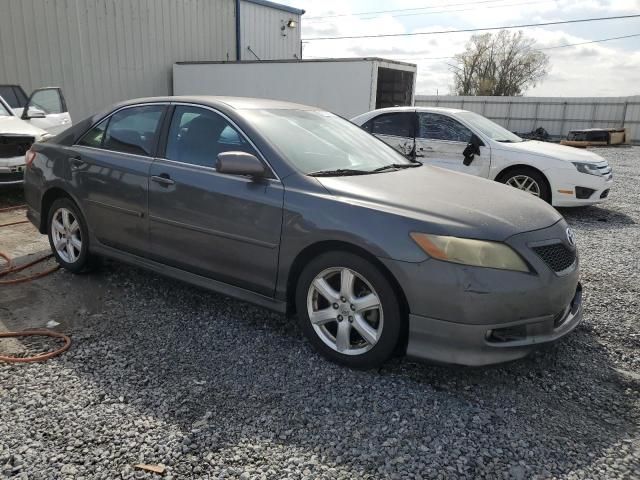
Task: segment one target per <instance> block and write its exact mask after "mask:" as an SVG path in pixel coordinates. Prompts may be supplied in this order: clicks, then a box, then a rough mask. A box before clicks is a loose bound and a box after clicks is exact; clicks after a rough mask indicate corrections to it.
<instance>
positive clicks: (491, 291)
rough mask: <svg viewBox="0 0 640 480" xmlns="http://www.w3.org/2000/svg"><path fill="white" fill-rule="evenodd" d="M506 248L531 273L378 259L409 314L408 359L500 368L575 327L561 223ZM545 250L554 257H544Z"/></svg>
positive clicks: (575, 280) (570, 263) (575, 263)
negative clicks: (395, 284) (497, 365)
mask: <svg viewBox="0 0 640 480" xmlns="http://www.w3.org/2000/svg"><path fill="white" fill-rule="evenodd" d="M505 243H506V244H508V245H509V246H511V247H512V248H513V249H514V250H515V251H516V252H518V253H519V254H520V255H521V256H522V258H523V259H524V260H525V261H526V262H527V263H528V265H529V266H530V269H531V271H530V272H529V273H523V272H514V271H507V270H497V269H492V268H481V267H472V266H466V265H458V264H454V263H449V262H442V261H439V260H435V259H429V260H426V261H424V262H420V263H409V262H398V261H394V260H388V259H380V260H381V261H382V262H383V263H384V265H385V266H386V267H387V268H388V270H389V271H390V272H391V274H392V275H393V276H394V277H395V279H396V280H397V281H398V283H399V284H400V287H401V288H402V291H403V293H404V296H405V298H406V301H407V304H408V307H409V313H410V322H409V338H408V348H407V354H408V355H410V356H412V357H414V358H421V359H426V360H435V361H440V362H447V363H458V364H463V365H486V364H491V363H496V362H503V361H508V360H513V359H516V358H520V357H522V356H524V355H526V354H527V353H529V352H530V351H531V349H532V348H533V347H534V346H535V345H537V344H539V343H546V342H551V341H554V340H556V339H557V338H559V337H560V336H562V335H565V334H566V333H568V332H569V331H570V330H571V329H573V328H574V327H575V325H577V323H578V322H579V320H580V316H581V310H580V308H579V306H580V304H581V299H582V296H581V294H580V292H581V289H580V287H579V274H580V271H579V259H578V256H577V253H576V250H575V247H574V246H573V244H572V243H571V240H570V238H569V234H568V225H567V223H566V221H564V220H559V221H558V222H556V223H555V224H554V225H552V226H550V227H547V228H543V229H540V230H534V231H531V232H524V233H520V234H517V235H513V236H511V237H510V238H507V239H506V240H505ZM556 246H559V247H562V249H563V251H564V252H566V253H567V254H568V256H567V257H564V259H563V260H566V261H563V262H556V260H558V259H560V257H558V256H557V255H559V253H558V250H555V247H556ZM544 247H549V248H550V250H549V251H550V252H552V253H553V255H551V256H549V255H547V254H545V253H543V252H541V249H543V250H546V248H544ZM551 247H553V248H551ZM568 306H572V307H570V308H567V307H568ZM567 312H568V313H567ZM559 319H561V320H562V322H559ZM549 322H551V323H549ZM554 322H557V323H554ZM550 325H551V327H550ZM487 332H489V333H487ZM492 332H494V333H495V334H494V335H493V337H494V338H493V339H492V338H490V336H491V333H492ZM487 335H489V337H488V336H487ZM514 335H515V337H514ZM516 340H517V341H516Z"/></svg>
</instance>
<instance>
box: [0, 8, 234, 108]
mask: <svg viewBox="0 0 640 480" xmlns="http://www.w3.org/2000/svg"><path fill="white" fill-rule="evenodd" d="M235 45H236V42H235V1H234V0H0V84H3V83H12V84H20V85H22V86H23V87H24V89H25V90H26V91H27V93H29V92H30V91H31V90H32V89H35V88H38V87H43V86H52V85H55V86H61V87H62V89H63V91H64V93H65V96H66V98H67V104H68V105H69V108H70V111H71V115H72V116H73V118H74V119H76V120H80V118H82V117H85V116H88V115H90V114H91V113H93V112H95V111H96V110H100V109H102V108H104V107H107V106H109V105H111V104H112V103H115V102H118V101H121V100H125V99H129V98H136V97H145V96H154V95H168V94H170V93H171V90H172V88H171V87H172V85H171V84H172V72H171V69H172V65H173V64H174V63H175V62H177V61H190V60H191V61H193V60H226V59H227V58H229V59H230V60H235V56H236V47H235Z"/></svg>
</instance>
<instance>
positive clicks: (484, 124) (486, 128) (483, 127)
mask: <svg viewBox="0 0 640 480" xmlns="http://www.w3.org/2000/svg"><path fill="white" fill-rule="evenodd" d="M456 116H457V117H460V118H461V119H463V120H465V121H466V122H467V123H469V125H471V126H472V127H474V128H476V129H478V130H480V131H481V132H482V133H484V134H485V135H486V136H487V137H489V138H490V139H491V140H495V141H496V142H508V143H518V142H523V141H524V140H522V139H521V138H520V137H519V136H517V135H516V134H514V133H511V132H510V131H509V130H507V129H506V128H504V127H501V126H500V125H498V124H497V123H494V122H492V121H491V120H489V119H488V118H487V117H483V116H482V115H478V114H477V113H473V112H461V113H458V114H457V115H456Z"/></svg>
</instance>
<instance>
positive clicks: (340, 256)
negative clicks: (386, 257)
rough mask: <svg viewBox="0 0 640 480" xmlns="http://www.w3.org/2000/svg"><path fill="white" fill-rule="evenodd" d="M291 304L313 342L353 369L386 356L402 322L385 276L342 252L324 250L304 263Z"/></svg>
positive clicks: (373, 362) (390, 350)
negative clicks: (293, 300) (294, 298)
mask: <svg viewBox="0 0 640 480" xmlns="http://www.w3.org/2000/svg"><path fill="white" fill-rule="evenodd" d="M296 308H297V312H298V320H299V322H300V326H301V328H302V330H303V332H304V333H305V335H306V336H307V338H308V339H309V340H310V341H311V343H312V344H313V346H314V347H315V348H316V349H317V350H318V351H319V352H320V353H322V354H323V355H324V356H325V357H327V358H329V359H330V360H333V361H334V362H337V363H341V364H343V365H347V366H349V367H354V368H373V367H377V366H379V365H381V364H382V363H384V362H385V361H386V360H388V359H389V358H390V357H391V355H392V354H393V352H394V349H395V347H396V345H397V344H398V339H399V338H400V332H401V326H402V323H403V321H404V319H403V318H402V316H401V309H400V305H399V303H398V299H397V296H396V293H395V291H394V289H393V287H392V286H391V284H390V282H389V281H388V280H387V278H386V277H385V275H384V274H383V273H382V272H381V271H380V270H379V269H378V268H377V267H376V266H374V265H373V264H372V263H371V262H369V261H367V260H365V259H364V258H362V257H359V256H357V255H354V254H351V253H347V252H329V253H325V254H323V255H320V256H319V257H317V258H316V259H314V260H313V261H312V262H310V263H309V264H308V265H307V266H306V267H305V269H304V270H303V272H302V274H301V275H300V278H299V280H298V285H297V289H296Z"/></svg>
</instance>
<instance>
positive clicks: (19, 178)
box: [0, 156, 25, 187]
mask: <svg viewBox="0 0 640 480" xmlns="http://www.w3.org/2000/svg"><path fill="white" fill-rule="evenodd" d="M24 171H25V164H24V156H20V157H11V158H0V187H2V186H11V185H22V182H24Z"/></svg>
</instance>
